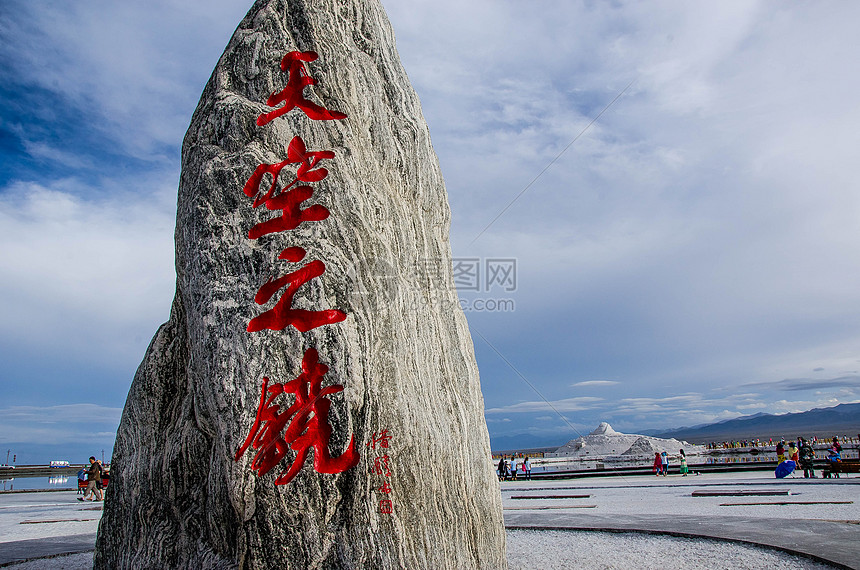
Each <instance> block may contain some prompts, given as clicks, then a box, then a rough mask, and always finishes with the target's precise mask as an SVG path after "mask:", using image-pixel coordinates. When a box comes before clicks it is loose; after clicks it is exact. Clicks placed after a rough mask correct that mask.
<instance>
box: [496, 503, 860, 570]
mask: <svg viewBox="0 0 860 570" xmlns="http://www.w3.org/2000/svg"><path fill="white" fill-rule="evenodd" d="M505 527H507V528H509V529H544V530H550V529H551V530H614V531H636V532H653V533H660V534H670V535H673V536H686V537H709V538H722V539H726V540H732V541H740V542H746V543H750V544H756V545H763V546H770V547H773V548H777V549H779V550H784V551H786V552H791V553H795V554H802V555H805V556H809V557H811V558H814V559H817V560H821V561H824V562H829V563H833V564H838V565H840V566H843V567H845V568H860V526H858V525H856V524H845V523H838V522H828V521H815V520H790V519H762V518H747V517H737V516H730V517H722V518H720V519H716V518H713V517H707V518H702V517H698V516H671V517H670V516H665V515H658V516H646V515H628V516H625V517H623V518H620V517H617V516H605V515H592V514H583V512H582V511H581V510H577V511H575V512H563V511H557V510H554V511H529V512H511V511H506V512H505Z"/></svg>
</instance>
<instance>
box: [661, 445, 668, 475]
mask: <svg viewBox="0 0 860 570" xmlns="http://www.w3.org/2000/svg"><path fill="white" fill-rule="evenodd" d="M660 466H661V467H662V468H663V477H666V476H668V475H669V454H668V453H666V452H665V451H664V452H663V453H661V454H660Z"/></svg>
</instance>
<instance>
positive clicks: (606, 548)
mask: <svg viewBox="0 0 860 570" xmlns="http://www.w3.org/2000/svg"><path fill="white" fill-rule="evenodd" d="M507 541H508V566H509V568H511V569H512V570H513V569H518V568H544V569H547V570H562V569H568V568H570V569H577V570H598V569H600V570H605V569H610V568H612V569H614V568H619V569H624V570H628V569H631V568H636V569H638V570H646V569H651V568H654V569H657V570H673V569H679V570H681V569H683V570H687V569H696V568H701V569H703V570H719V569H722V568H725V569H726V570H729V569H732V570H735V569H738V570H744V569H750V570H760V569H761V568H791V569H792V570H818V569H822V570H825V569H831V568H834V567H833V566H829V565H826V564H821V563H818V562H815V561H813V560H810V559H808V558H803V557H800V556H793V555H791V554H786V553H784V552H780V551H778V550H772V549H768V548H759V547H755V546H749V545H746V544H737V543H731V542H723V541H720V540H704V539H689V538H677V537H671V536H654V535H648V534H637V533H613V532H586V531H563V530H538V531H534V530H509V531H508V532H507ZM92 566H93V554H92V552H86V553H83V554H72V555H69V556H57V557H54V558H45V559H42V560H32V561H30V562H23V563H21V564H13V565H11V566H8V568H15V569H16V570H54V569H59V568H63V569H65V570H85V569H86V570H88V569H89V568H92Z"/></svg>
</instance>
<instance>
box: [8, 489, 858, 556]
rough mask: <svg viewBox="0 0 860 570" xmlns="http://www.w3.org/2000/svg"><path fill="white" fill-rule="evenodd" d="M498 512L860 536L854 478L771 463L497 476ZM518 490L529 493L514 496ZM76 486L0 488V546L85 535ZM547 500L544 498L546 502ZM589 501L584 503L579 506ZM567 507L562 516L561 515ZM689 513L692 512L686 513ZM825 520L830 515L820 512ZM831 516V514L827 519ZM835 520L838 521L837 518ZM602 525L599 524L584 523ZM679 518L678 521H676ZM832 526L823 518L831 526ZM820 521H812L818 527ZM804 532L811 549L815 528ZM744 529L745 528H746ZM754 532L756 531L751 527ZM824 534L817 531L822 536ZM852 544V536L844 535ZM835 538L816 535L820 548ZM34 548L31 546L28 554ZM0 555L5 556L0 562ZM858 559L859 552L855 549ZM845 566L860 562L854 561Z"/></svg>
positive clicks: (691, 546) (84, 507) (532, 545)
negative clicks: (673, 471)
mask: <svg viewBox="0 0 860 570" xmlns="http://www.w3.org/2000/svg"><path fill="white" fill-rule="evenodd" d="M500 488H501V495H502V504H503V507H504V509H505V517H506V521H507V523H508V524H509V525H510V524H511V523H510V521H511V520H514V519H516V520H518V521H522V520H526V519H524V518H523V517H528V518H529V520H533V521H535V520H536V521H541V520H543V521H545V522H546V521H549V522H548V523H547V524H548V525H549V526H553V525H554V524H555V522H553V521H555V520H561V521H563V520H576V521H579V522H580V523H581V522H582V521H589V520H594V521H597V522H598V523H605V522H607V521H631V520H634V521H635V520H645V519H647V520H649V521H651V523H652V526H654V525H656V526H657V527H659V526H660V521H670V522H671V521H675V522H677V521H678V520H680V519H684V517H695V520H698V521H706V522H707V521H711V522H721V523H724V524H725V523H726V522H727V521H728V523H729V524H731V521H733V520H737V521H739V522H743V524H745V525H747V527H745V528H756V529H758V530H760V531H762V532H763V533H765V534H767V533H770V534H774V533H776V534H780V532H781V530H780V529H779V524H780V521H784V522H785V524H786V525H787V526H788V525H789V524H791V525H794V528H795V529H796V528H797V527H798V525H800V526H801V528H803V525H804V524H805V523H804V521H808V524H809V525H813V524H818V525H831V527H832V528H838V529H843V530H844V531H845V532H846V533H847V535H846V536H849V537H853V536H855V535H854V534H851V533H854V532H856V533H857V534H856V536H857V540H851V539H849V540H848V541H845V540H843V541H842V542H841V543H837V546H836V547H837V548H838V547H839V545H840V544H842V545H843V546H844V545H845V544H846V542H849V541H850V542H856V543H860V524H858V523H860V478H858V477H856V476H854V477H852V478H850V479H849V478H844V477H843V478H842V479H838V480H837V479H814V480H804V479H803V478H802V477H800V478H787V479H782V480H778V479H775V478H774V477H773V475H772V474H771V473H769V472H758V473H731V474H705V475H701V476H694V475H690V476H688V477H681V476H679V475H670V476H669V477H645V476H628V477H605V478H599V477H591V478H583V479H568V480H559V481H522V480H521V481H503V482H501V483H500ZM696 490H706V491H718V490H725V491H730V490H746V491H755V490H780V491H784V490H788V491H789V492H790V493H791V494H790V495H779V496H746V497H731V496H724V497H693V496H692V492H693V491H696ZM550 494H556V495H561V494H569V495H590V496H589V497H586V498H578V499H540V498H536V497H538V496H545V495H550ZM515 496H529V497H531V498H528V499H515V498H514V497H515ZM76 497H77V495H76V492H75V491H68V492H66V491H63V492H51V493H39V492H34V493H15V494H0V553H2V552H3V546H4V544H5V543H10V545H11V543H14V542H16V541H22V540H29V539H53V538H55V539H60V538H63V537H73V536H80V535H92V534H94V533H95V532H96V531H97V530H98V521H99V519H100V517H101V510H99V508H100V507H101V503H98V502H95V503H81V502H79V501H77V500H76ZM794 501H803V502H806V503H826V502H834V501H853V502H852V503H850V504H802V505H801V504H792V505H777V504H775V503H778V502H794ZM728 503H732V504H738V503H768V504H766V505H752V504H744V505H733V506H723V505H725V504H728ZM547 507H550V508H547ZM582 507H586V508H582ZM564 517H568V518H567V519H564ZM691 520H692V519H691ZM822 521H831V522H822ZM833 521H838V522H833ZM834 525H835V526H834ZM586 526H594V527H599V526H600V525H599V524H597V525H587V524H586ZM676 526H677V524H676ZM831 527H829V528H831ZM816 528H819V527H816ZM810 532H811V533H812V535H811V536H810V537H808V540H806V542H807V551H808V550H809V544H812V548H813V550H814V549H815V545H816V541H817V540H818V539H819V537H817V536H815V535H814V532H817V531H810ZM696 533H707V524H704V525H703V526H702V527H697V528H696V529H695V532H694V534H696ZM507 537H508V560H509V563H510V567H511V568H523V567H528V568H548V569H567V568H584V569H611V568H625V569H628V568H641V569H648V568H659V569H660V570H668V569H673V568H679V569H681V568H708V569H710V570H713V569H718V568H776V567H791V568H795V569H798V568H809V569H813V568H828V567H829V566H827V565H822V564H819V563H817V562H815V561H812V560H810V559H808V558H803V557H799V556H793V555H791V554H787V553H785V552H780V551H778V550H774V549H770V548H758V547H755V546H751V545H748V544H742V543H740V542H731V541H728V542H727V541H724V540H705V539H690V538H682V537H677V536H655V535H653V534H641V533H628V532H623V533H616V532H613V533H608V532H593V531H582V530H546V529H545V530H521V529H509V530H508V533H507ZM745 538H746V537H745ZM748 538H749V540H750V541H751V542H756V536H753V533H751V535H750V536H749V537H748ZM821 538H822V539H823V538H824V537H821ZM851 546H852V547H853V545H851ZM829 548H833V544H832V541H831V543H829V544H828V543H824V542H822V544H821V551H820V552H813V554H821V555H824V554H826V550H827V549H829ZM38 556H40V553H39V552H35V551H34V552H33V553H32V557H34V558H35V557H38ZM0 564H2V562H0ZM857 564H858V565H860V557H858V558H857ZM91 565H92V554H91V553H83V554H75V555H71V556H61V557H55V558H46V559H42V560H34V561H30V562H26V563H22V564H13V565H12V566H10V567H11V568H16V569H19V570H38V569H47V568H67V569H79V568H80V569H83V568H90V567H91ZM846 565H847V566H848V567H858V568H860V566H858V565H854V564H852V563H848V564H846Z"/></svg>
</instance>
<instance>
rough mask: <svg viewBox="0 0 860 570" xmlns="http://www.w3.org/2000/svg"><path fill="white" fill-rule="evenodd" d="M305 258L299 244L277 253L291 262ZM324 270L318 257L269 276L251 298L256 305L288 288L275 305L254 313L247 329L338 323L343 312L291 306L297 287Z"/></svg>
mask: <svg viewBox="0 0 860 570" xmlns="http://www.w3.org/2000/svg"><path fill="white" fill-rule="evenodd" d="M304 257H305V250H303V249H302V248H300V247H290V248H287V249H285V250H283V251H282V252H281V254H280V255H279V256H278V258H279V259H286V260H287V261H291V262H298V261H301V260H302V259H304ZM323 273H325V263H323V262H322V261H320V260H318V259H317V260H314V261H311V262H310V263H307V264H305V266H304V267H302V268H301V269H299V270H297V271H293V272H292V273H287V274H286V275H284V276H283V277H279V278H278V279H269V280H268V281H267V282H266V283H265V284H263V286H262V287H260V289H259V290H258V291H257V294H256V295H255V296H254V301H255V302H256V303H257V304H258V305H264V304H265V303H267V302H268V301H269V299H271V298H272V296H273V295H274V294H275V293H277V292H278V291H280V290H281V289H282V288H283V287H284V286H286V287H287V290H286V291H285V292H284V294H283V295H282V296H281V298H280V299H279V300H278V302H277V303H276V304H275V306H274V307H272V308H271V309H269V310H268V311H265V312H264V313H261V314H259V315H257V316H256V317H254V318H253V319H251V320H250V321H249V322H248V329H247V330H248V332H257V331H261V330H263V329H269V330H273V331H282V330H284V329H285V328H287V327H288V326H291V325H292V326H293V327H295V328H296V329H297V330H299V331H301V332H307V331H309V330H311V329H315V328H317V327H321V326H323V325H330V324H333V323H339V322H341V321H343V320H344V319H346V313H344V312H343V311H338V310H337V309H329V310H325V311H309V310H306V309H294V308H293V298H294V297H295V296H296V292H298V290H299V287H301V286H302V285H304V284H305V283H307V282H308V281H310V280H311V279H314V278H315V277H319V276H320V275H322V274H323Z"/></svg>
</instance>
